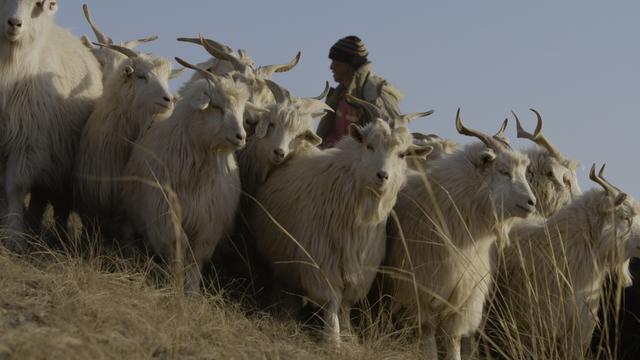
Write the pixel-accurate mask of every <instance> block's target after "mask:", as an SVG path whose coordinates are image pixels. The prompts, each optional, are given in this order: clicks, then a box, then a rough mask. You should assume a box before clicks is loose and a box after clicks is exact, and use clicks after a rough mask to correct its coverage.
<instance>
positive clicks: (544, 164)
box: [513, 109, 582, 217]
mask: <svg viewBox="0 0 640 360" xmlns="http://www.w3.org/2000/svg"><path fill="white" fill-rule="evenodd" d="M530 110H531V111H533V112H534V113H535V114H536V117H537V119H538V124H537V126H536V129H535V131H534V132H533V134H531V133H528V132H527V131H525V130H524V128H523V127H522V124H521V123H520V119H518V116H517V115H516V114H515V113H513V116H514V117H515V118H516V123H517V126H518V137H519V138H522V139H528V140H531V141H533V142H534V143H536V144H537V145H538V146H536V147H533V148H530V149H527V150H525V151H524V154H526V155H527V156H528V157H529V160H530V164H529V169H528V170H527V180H528V181H529V184H531V189H532V190H533V193H534V194H535V195H536V198H537V199H538V203H537V205H536V209H537V210H538V213H539V214H540V215H541V216H543V217H549V216H551V215H553V214H554V213H555V212H556V211H558V210H560V209H561V208H562V207H563V206H565V205H567V204H568V203H569V202H571V201H572V200H573V199H575V198H576V197H577V196H579V195H580V194H581V193H582V190H581V189H580V185H579V184H578V179H577V175H576V169H577V167H578V163H577V162H576V161H574V160H571V159H567V158H566V157H564V156H563V155H562V153H561V152H560V150H558V148H557V147H555V146H554V145H553V144H552V143H551V142H550V141H549V140H548V139H547V138H546V137H545V136H544V135H543V134H542V116H541V115H540V113H539V112H537V111H536V110H534V109H530Z"/></svg>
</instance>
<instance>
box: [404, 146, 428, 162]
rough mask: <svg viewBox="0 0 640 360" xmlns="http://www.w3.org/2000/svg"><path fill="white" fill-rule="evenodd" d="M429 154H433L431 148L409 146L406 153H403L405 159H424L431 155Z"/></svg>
mask: <svg viewBox="0 0 640 360" xmlns="http://www.w3.org/2000/svg"><path fill="white" fill-rule="evenodd" d="M431 152H433V146H417V145H411V146H409V148H408V149H407V152H406V153H405V154H406V155H405V157H407V158H422V159H426V158H427V156H429V154H431Z"/></svg>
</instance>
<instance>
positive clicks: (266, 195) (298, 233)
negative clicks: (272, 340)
mask: <svg viewBox="0 0 640 360" xmlns="http://www.w3.org/2000/svg"><path fill="white" fill-rule="evenodd" d="M361 131H362V134H363V138H364V139H361V140H360V141H357V140H355V138H354V137H345V138H344V139H343V140H341V141H340V142H339V143H338V145H337V146H336V148H333V149H329V150H324V151H321V150H318V149H315V148H314V149H311V151H309V152H305V153H302V154H299V155H297V156H295V157H294V158H292V159H290V160H289V161H288V162H287V163H285V164H284V165H282V166H281V167H279V168H277V169H276V170H275V171H274V172H273V173H272V174H271V175H270V176H269V178H268V179H267V181H266V182H265V183H264V184H263V185H262V186H261V187H260V189H259V190H258V192H257V196H256V197H257V200H258V202H259V203H260V204H261V205H259V206H258V205H256V206H254V211H253V212H252V216H251V217H250V221H251V224H252V229H253V231H254V232H255V233H256V234H259V236H257V239H256V241H257V249H258V252H259V253H260V254H261V255H262V256H264V257H265V258H266V259H267V260H268V261H269V262H270V263H271V265H272V270H273V275H274V280H273V281H274V282H275V285H274V287H275V288H276V289H282V290H285V291H288V292H292V293H295V294H299V295H302V296H306V297H308V298H309V299H310V300H311V301H312V302H313V303H316V304H318V305H320V306H323V307H324V314H325V324H326V325H325V328H326V330H327V331H328V335H329V336H330V337H331V338H332V339H333V340H336V341H337V340H338V339H339V333H340V328H341V327H344V325H343V324H344V323H345V322H348V315H347V314H346V310H348V309H349V308H350V307H351V306H352V304H354V302H356V301H357V300H359V299H362V298H363V297H364V296H365V295H366V294H367V292H368V290H369V288H370V286H371V283H372V281H373V279H374V277H375V274H376V272H377V267H378V265H379V264H380V262H381V261H382V259H383V257H384V254H385V243H386V240H385V238H386V230H385V229H386V220H387V216H388V214H389V212H390V211H391V209H392V207H393V205H394V204H395V201H396V195H397V193H398V191H399V190H400V188H401V187H402V186H403V184H404V181H405V173H406V171H405V170H406V163H405V161H404V160H402V159H400V158H399V157H398V156H399V154H400V153H402V152H406V151H407V149H408V147H409V146H410V144H411V137H410V135H409V133H408V131H406V128H404V127H402V128H399V129H397V130H394V131H393V133H392V131H391V130H390V128H389V126H388V125H387V123H385V122H384V121H382V120H376V121H374V122H372V123H371V124H369V125H367V127H365V128H364V130H361ZM368 146H371V149H368V148H367V147H368ZM381 170H384V171H387V173H388V175H389V179H388V181H387V182H386V185H384V187H383V188H380V187H378V185H376V174H377V172H378V171H381ZM376 192H378V193H381V196H379V195H376V194H375V193H376ZM262 206H264V209H263V208H262ZM271 217H273V218H274V219H275V221H277V222H278V223H279V224H280V225H281V226H282V227H283V228H284V230H285V231H286V232H288V233H289V234H290V235H291V236H292V237H293V239H292V238H290V237H289V236H288V235H287V234H285V233H284V232H283V231H282V230H281V229H280V227H279V226H278V225H276V224H274V221H273V220H272V219H271ZM294 239H295V240H294ZM296 242H297V243H296ZM339 309H342V310H345V311H344V312H343V313H342V316H341V317H340V321H339V320H338V310H339Z"/></svg>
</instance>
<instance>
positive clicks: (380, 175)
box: [376, 171, 389, 181]
mask: <svg viewBox="0 0 640 360" xmlns="http://www.w3.org/2000/svg"><path fill="white" fill-rule="evenodd" d="M376 176H377V177H378V179H380V180H382V181H387V180H389V173H388V172H386V171H378V173H377V174H376Z"/></svg>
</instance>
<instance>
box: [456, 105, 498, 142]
mask: <svg viewBox="0 0 640 360" xmlns="http://www.w3.org/2000/svg"><path fill="white" fill-rule="evenodd" d="M456 130H457V131H458V133H459V134H461V135H465V136H473V137H475V138H477V139H479V140H480V141H482V142H483V143H484V144H485V145H486V146H487V147H489V148H491V149H494V150H497V146H496V145H497V142H496V140H495V139H493V138H492V137H490V136H488V135H487V134H485V133H482V132H480V131H478V130H474V129H470V128H468V127H466V126H464V124H463V123H462V118H461V117H460V108H458V112H457V113H456ZM500 144H501V145H502V143H500Z"/></svg>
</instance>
